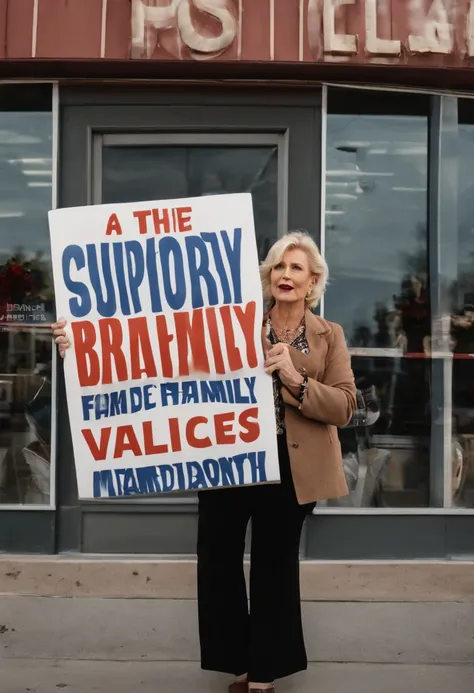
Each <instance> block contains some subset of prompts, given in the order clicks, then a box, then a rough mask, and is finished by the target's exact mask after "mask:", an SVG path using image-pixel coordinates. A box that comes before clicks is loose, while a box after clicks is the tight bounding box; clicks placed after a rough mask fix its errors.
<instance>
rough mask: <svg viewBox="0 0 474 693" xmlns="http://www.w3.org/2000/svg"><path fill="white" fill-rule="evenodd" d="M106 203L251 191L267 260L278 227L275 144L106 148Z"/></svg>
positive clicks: (261, 249) (259, 240) (260, 246)
mask: <svg viewBox="0 0 474 693" xmlns="http://www.w3.org/2000/svg"><path fill="white" fill-rule="evenodd" d="M102 170H103V178H102V202H103V203H107V202H130V201H136V200H148V199H150V200H151V199H155V198H157V197H159V198H160V199H163V200H166V199H173V198H177V197H200V196H201V195H220V194H225V193H240V192H250V193H252V199H253V206H254V216H255V227H256V231H257V244H258V253H259V257H260V259H263V258H264V257H265V256H266V254H267V252H268V250H269V248H270V246H271V245H272V243H273V242H274V240H275V233H276V229H277V228H278V147H277V146H262V145H260V146H251V147H250V146H245V145H240V146H228V145H224V146H209V145H206V146H187V145H179V146H153V145H151V144H149V145H148V146H141V147H134V146H127V147H124V146H105V147H104V148H103V151H102Z"/></svg>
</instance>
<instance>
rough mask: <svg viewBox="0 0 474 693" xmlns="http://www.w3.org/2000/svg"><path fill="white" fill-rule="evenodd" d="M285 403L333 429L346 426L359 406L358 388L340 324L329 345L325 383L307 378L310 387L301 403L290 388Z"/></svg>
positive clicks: (284, 394) (285, 391)
mask: <svg viewBox="0 0 474 693" xmlns="http://www.w3.org/2000/svg"><path fill="white" fill-rule="evenodd" d="M282 396H283V400H284V402H285V404H289V405H291V406H293V407H297V408H298V409H299V410H300V412H301V414H303V416H306V417H307V418H308V419H315V420H316V421H320V422H321V423H325V424H331V425H333V426H346V425H347V424H348V423H349V421H350V420H351V417H352V413H353V411H354V408H355V404H356V387H355V383H354V374H353V372H352V368H351V357H350V354H349V351H348V349H347V346H346V340H345V338H344V332H343V330H342V327H341V326H340V325H333V338H332V340H331V342H330V343H329V346H328V355H327V365H326V370H325V372H324V377H323V380H322V382H319V380H315V379H314V378H309V379H308V388H307V390H306V393H305V395H304V398H303V402H302V403H301V405H300V403H299V402H298V400H297V399H296V398H295V397H294V396H293V395H292V394H291V392H290V391H289V390H287V388H285V387H283V388H282Z"/></svg>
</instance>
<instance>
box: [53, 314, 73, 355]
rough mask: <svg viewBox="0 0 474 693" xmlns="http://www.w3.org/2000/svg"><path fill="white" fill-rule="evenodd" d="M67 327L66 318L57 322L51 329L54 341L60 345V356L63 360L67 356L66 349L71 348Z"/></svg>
mask: <svg viewBox="0 0 474 693" xmlns="http://www.w3.org/2000/svg"><path fill="white" fill-rule="evenodd" d="M66 325H67V322H66V321H65V320H64V318H59V320H58V321H57V322H55V323H54V325H51V329H52V331H53V335H54V337H55V340H54V341H55V342H56V344H57V345H58V348H59V355H60V356H61V358H64V356H65V354H66V349H69V347H70V346H71V342H70V341H69V338H68V337H67V336H66V330H65V327H66Z"/></svg>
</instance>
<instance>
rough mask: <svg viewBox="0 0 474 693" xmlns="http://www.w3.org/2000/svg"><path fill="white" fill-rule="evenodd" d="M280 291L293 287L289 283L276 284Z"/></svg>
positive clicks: (290, 289)
mask: <svg viewBox="0 0 474 693" xmlns="http://www.w3.org/2000/svg"><path fill="white" fill-rule="evenodd" d="M278 288H279V289H280V291H293V287H292V286H290V285H289V284H278Z"/></svg>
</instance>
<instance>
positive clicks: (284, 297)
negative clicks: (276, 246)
mask: <svg viewBox="0 0 474 693" xmlns="http://www.w3.org/2000/svg"><path fill="white" fill-rule="evenodd" d="M316 279H317V278H316V277H315V276H314V274H312V273H311V271H310V269H309V263H308V256H307V254H306V253H305V251H304V250H301V248H292V249H291V250H287V251H286V253H285V254H284V255H283V257H282V259H281V260H280V262H278V263H277V264H276V265H275V266H274V267H273V269H272V273H271V276H270V287H271V292H272V296H273V298H274V299H275V301H281V302H282V303H295V302H297V301H304V299H305V298H306V295H307V293H308V292H309V291H310V290H311V289H312V288H313V286H314V285H315V283H316Z"/></svg>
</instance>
